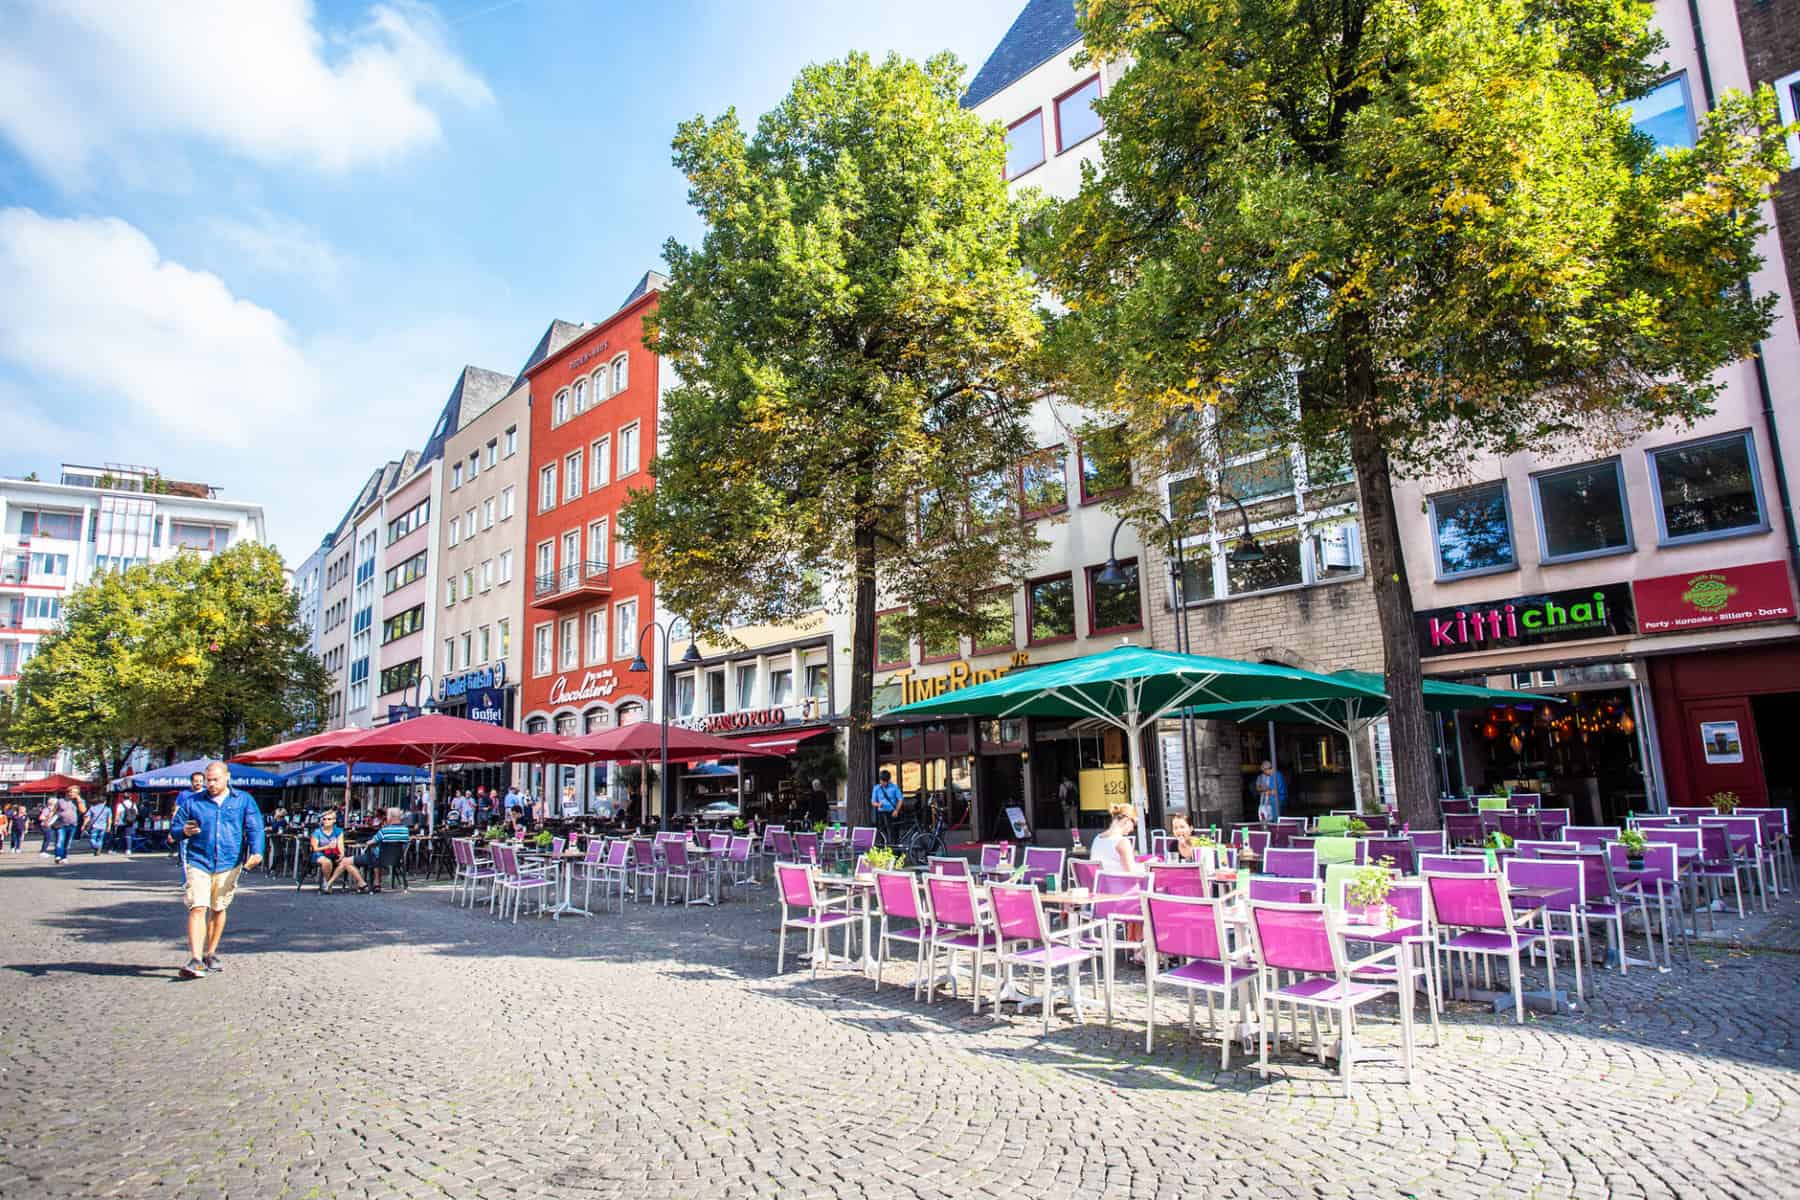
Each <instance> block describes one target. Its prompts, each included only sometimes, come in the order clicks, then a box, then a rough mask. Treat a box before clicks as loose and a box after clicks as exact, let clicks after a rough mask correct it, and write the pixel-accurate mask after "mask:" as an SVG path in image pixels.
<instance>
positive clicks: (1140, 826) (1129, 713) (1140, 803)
mask: <svg viewBox="0 0 1800 1200" xmlns="http://www.w3.org/2000/svg"><path fill="white" fill-rule="evenodd" d="M1126 695H1127V696H1128V697H1129V701H1128V703H1129V705H1130V707H1129V708H1128V709H1127V710H1126V713H1125V760H1126V762H1127V763H1129V764H1130V766H1129V770H1130V771H1131V785H1130V791H1131V807H1132V811H1133V812H1134V813H1135V814H1136V816H1137V820H1136V821H1134V822H1133V824H1134V825H1136V826H1137V852H1138V853H1139V854H1142V853H1144V851H1145V850H1146V849H1148V847H1149V840H1150V839H1149V838H1148V836H1147V835H1146V834H1145V832H1144V819H1145V818H1146V817H1147V816H1148V815H1149V811H1150V805H1149V797H1147V796H1145V795H1144V756H1143V752H1142V750H1141V749H1140V748H1139V746H1138V737H1139V735H1140V734H1141V733H1142V732H1143V729H1142V728H1141V727H1140V725H1139V724H1138V693H1137V686H1136V682H1135V681H1133V682H1132V683H1131V684H1128V685H1127V686H1126Z"/></svg>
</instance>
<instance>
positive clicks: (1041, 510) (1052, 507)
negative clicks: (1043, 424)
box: [1019, 446, 1069, 520]
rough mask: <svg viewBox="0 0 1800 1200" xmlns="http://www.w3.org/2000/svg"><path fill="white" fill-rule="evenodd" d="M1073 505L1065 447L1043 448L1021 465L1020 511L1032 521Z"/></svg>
mask: <svg viewBox="0 0 1800 1200" xmlns="http://www.w3.org/2000/svg"><path fill="white" fill-rule="evenodd" d="M1068 507H1069V473H1068V463H1067V461H1066V456H1065V454H1064V453H1063V448H1062V447H1061V446H1052V447H1050V448H1049V449H1047V450H1039V451H1038V452H1037V453H1036V454H1034V455H1032V456H1031V457H1030V458H1028V459H1026V460H1025V461H1024V462H1023V463H1021V464H1019V513H1020V515H1021V516H1023V517H1025V518H1026V519H1027V520H1030V519H1031V518H1033V517H1042V516H1046V515H1048V514H1050V513H1058V512H1062V511H1063V510H1064V509H1066V508H1068Z"/></svg>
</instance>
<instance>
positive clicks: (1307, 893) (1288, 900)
mask: <svg viewBox="0 0 1800 1200" xmlns="http://www.w3.org/2000/svg"><path fill="white" fill-rule="evenodd" d="M1324 886H1325V885H1324V884H1321V883H1318V882H1316V881H1314V880H1308V879H1275V878H1272V877H1270V876H1268V875H1252V876H1251V877H1250V886H1249V895H1250V899H1251V900H1252V901H1268V902H1270V903H1272V904H1313V903H1316V902H1317V901H1318V900H1319V898H1320V895H1321V893H1322V892H1323V891H1324Z"/></svg>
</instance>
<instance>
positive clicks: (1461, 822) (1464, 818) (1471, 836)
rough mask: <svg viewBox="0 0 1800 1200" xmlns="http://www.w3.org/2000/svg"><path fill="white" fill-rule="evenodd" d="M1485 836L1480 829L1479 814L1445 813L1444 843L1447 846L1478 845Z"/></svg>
mask: <svg viewBox="0 0 1800 1200" xmlns="http://www.w3.org/2000/svg"><path fill="white" fill-rule="evenodd" d="M1485 836H1486V835H1485V834H1484V833H1483V832H1482V828H1481V814H1480V813H1473V812H1466V813H1445V814H1444V841H1445V844H1446V845H1449V846H1473V845H1478V844H1479V843H1480V842H1481V840H1482V838H1484V837H1485Z"/></svg>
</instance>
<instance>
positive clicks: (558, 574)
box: [520, 273, 662, 811]
mask: <svg viewBox="0 0 1800 1200" xmlns="http://www.w3.org/2000/svg"><path fill="white" fill-rule="evenodd" d="M661 284H662V279H661V277H660V276H658V275H656V274H654V273H652V274H649V275H646V276H645V277H644V279H643V280H642V281H640V283H639V284H638V286H637V288H636V289H634V290H633V292H632V294H631V296H630V297H629V298H627V300H626V302H625V305H624V307H623V308H621V309H619V311H618V312H616V313H614V314H613V315H612V316H610V317H607V318H606V319H604V320H602V321H600V322H598V323H596V324H595V325H593V326H591V327H590V328H588V329H586V330H584V331H583V332H582V333H581V334H580V335H579V336H577V337H576V338H575V339H574V340H573V341H571V342H569V344H568V345H566V346H564V347H563V348H562V349H560V350H558V351H557V352H556V353H555V354H552V355H550V356H548V357H546V358H545V359H544V360H543V361H542V362H541V363H539V364H537V365H536V366H534V367H532V368H531V369H530V371H529V372H528V374H529V377H530V380H531V471H530V476H529V480H530V487H529V490H528V492H527V495H526V497H525V500H526V505H527V508H526V511H527V518H526V544H525V572H524V573H525V579H526V584H527V590H526V593H525V601H526V610H525V622H524V635H525V645H524V671H523V673H522V674H523V680H522V686H521V694H520V711H521V713H522V715H523V718H524V728H525V729H526V730H527V731H528V732H538V731H549V732H556V733H566V734H575V733H585V732H592V731H595V730H599V729H604V728H607V727H608V726H611V725H615V724H627V723H629V722H631V721H635V720H643V719H644V718H646V717H649V716H652V715H654V711H653V704H652V697H653V696H654V694H655V688H654V680H655V677H654V675H652V674H649V673H636V674H634V673H632V672H631V671H629V670H628V669H627V667H628V664H629V663H630V662H631V660H632V658H633V657H634V656H635V655H636V654H637V653H638V642H639V635H640V633H641V632H642V631H643V629H644V628H645V627H646V626H647V625H648V624H649V622H650V620H651V619H652V617H653V616H654V612H655V603H654V599H653V596H654V592H653V589H652V587H651V586H650V584H649V583H648V582H647V581H646V580H645V579H644V576H643V572H642V570H641V569H640V568H639V566H638V564H637V555H636V552H635V551H634V550H633V549H632V547H631V546H630V545H628V544H627V543H626V542H625V541H624V540H623V539H622V538H621V537H620V536H619V508H620V506H621V505H623V504H624V503H625V500H626V498H627V497H628V496H629V495H630V494H631V493H632V492H633V491H635V490H638V489H641V488H647V487H650V486H651V480H650V474H649V465H650V459H651V457H652V455H653V454H654V453H655V448H656V420H657V402H658V396H659V395H660V391H661V387H662V380H661V378H660V372H661V365H660V363H659V361H658V359H657V357H656V355H654V354H652V353H651V352H650V351H649V350H647V349H645V347H644V336H643V335H644V318H645V316H646V315H648V314H649V313H650V312H652V311H654V310H655V307H656V302H657V297H658V295H659V294H660V288H661ZM644 641H645V657H646V659H647V661H649V662H650V663H651V664H652V665H653V666H655V665H656V661H655V651H654V650H653V649H652V648H651V647H650V646H649V641H650V639H644ZM532 778H533V787H534V789H535V790H538V791H539V794H540V795H541V796H542V797H543V798H544V800H545V802H546V804H547V805H548V806H550V808H551V811H555V808H556V806H558V805H559V804H560V803H561V801H562V798H563V795H564V792H565V789H566V788H569V787H573V788H574V789H575V795H576V799H577V801H578V802H579V803H580V804H581V806H582V808H583V810H584V811H596V810H601V809H603V808H604V807H605V806H606V804H607V803H609V801H610V798H609V797H608V796H607V795H606V791H607V789H606V786H605V779H606V772H605V768H604V767H593V768H583V767H551V768H537V769H535V770H534V771H533V773H532Z"/></svg>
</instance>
